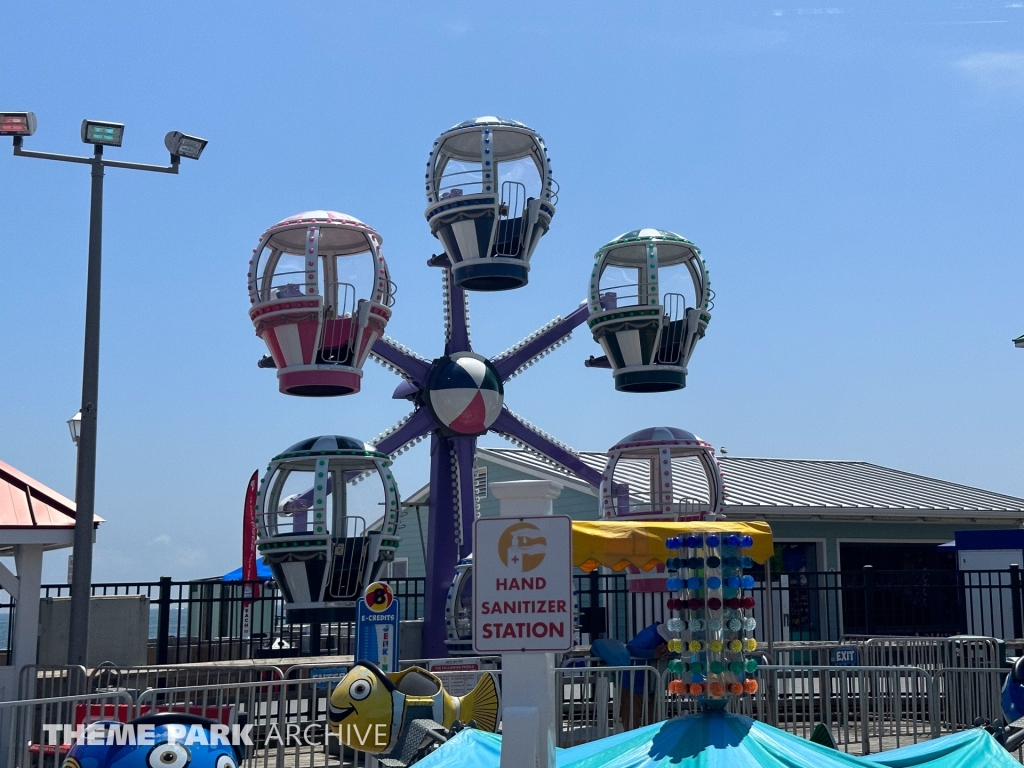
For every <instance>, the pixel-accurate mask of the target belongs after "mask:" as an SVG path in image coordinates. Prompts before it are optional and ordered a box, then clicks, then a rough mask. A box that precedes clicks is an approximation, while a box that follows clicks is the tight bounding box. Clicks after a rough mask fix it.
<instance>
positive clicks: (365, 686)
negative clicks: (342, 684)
mask: <svg viewBox="0 0 1024 768" xmlns="http://www.w3.org/2000/svg"><path fill="white" fill-rule="evenodd" d="M348 695H349V697H351V698H353V699H355V700H356V701H362V700H363V699H365V698H366V697H367V696H369V695H370V682H369V681H368V680H356V681H355V682H354V683H352V685H350V686H349V688H348Z"/></svg>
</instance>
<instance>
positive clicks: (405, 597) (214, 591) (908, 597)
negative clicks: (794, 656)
mask: <svg viewBox="0 0 1024 768" xmlns="http://www.w3.org/2000/svg"><path fill="white" fill-rule="evenodd" d="M573 578H574V586H575V589H576V590H577V593H578V595H579V602H580V608H581V616H580V627H581V631H582V632H585V633H587V634H589V635H590V636H591V637H594V636H597V635H599V634H600V635H608V636H611V637H616V638H618V639H620V640H623V641H628V640H629V639H630V638H631V637H632V636H633V634H635V633H636V632H637V631H638V630H639V629H640V628H642V627H644V626H647V625H648V624H650V623H652V622H653V621H655V620H664V619H666V618H667V616H666V614H665V611H664V609H663V605H664V599H665V597H666V596H665V595H664V594H662V593H657V592H655V593H646V594H643V593H640V594H638V593H631V592H630V591H629V588H628V581H627V578H626V575H625V574H622V573H618V574H614V573H613V574H600V573H591V574H586V575H577V576H574V577H573ZM755 579H757V581H756V582H755V586H754V589H753V590H751V591H750V592H751V594H752V596H753V597H754V599H755V602H756V607H755V609H754V612H753V613H754V616H755V618H756V619H757V622H758V628H757V630H756V632H755V636H756V637H757V638H758V639H759V640H762V641H763V640H766V639H767V636H768V633H767V629H768V623H769V621H770V622H771V627H772V635H773V637H774V639H775V640H776V641H787V640H788V641H794V640H812V641H813V640H819V641H824V640H841V639H843V638H844V637H851V636H857V635H866V636H887V635H890V636H891V635H903V636H907V635H919V636H935V637H939V636H949V635H956V634H972V635H986V636H991V637H999V638H1003V639H1012V638H1020V637H1022V636H1024V627H1022V613H1024V610H1022V609H1024V603H1022V585H1021V575H1020V570H1019V569H1015V568H1010V569H1007V570H1001V571H949V570H916V571H914V570H906V571H883V570H876V569H873V568H871V567H867V568H864V569H862V570H859V571H842V572H836V571H828V572H800V573H783V574H773V575H772V589H771V600H770V601H769V597H768V590H767V589H766V587H765V584H764V578H763V572H761V574H756V573H755ZM388 582H389V583H390V584H391V586H392V588H393V589H394V590H395V594H396V595H397V596H398V597H399V598H400V599H401V618H402V619H405V620H409V619H420V618H422V617H423V607H424V604H423V595H424V585H425V579H423V578H404V579H399V578H394V579H389V580H388ZM246 586H247V585H246V584H244V583H242V582H221V581H192V582H179V581H172V580H171V579H161V580H160V581H153V582H141V583H134V584H128V583H117V584H115V583H106V584H94V585H93V595H94V596H103V595H144V596H146V597H148V598H149V601H150V622H149V647H150V654H149V656H150V659H149V660H150V662H151V663H183V662H203V661H215V660H227V659H238V658H277V657H289V656H300V655H301V656H317V655H321V654H333V653H341V654H348V653H352V651H353V645H354V635H353V627H352V623H351V622H334V623H330V624H326V623H325V624H319V625H318V624H290V623H288V622H287V621H286V616H285V612H284V601H283V599H282V596H281V594H280V592H279V591H278V590H277V589H276V588H274V587H273V586H272V585H271V586H268V585H267V584H265V583H254V584H251V585H249V586H252V587H253V588H254V589H255V597H252V598H246V596H245V594H244V590H245V587H246ZM68 591H69V588H68V586H67V585H52V586H44V587H43V590H42V596H43V597H44V598H45V597H66V596H67V595H68ZM5 600H6V602H4V601H5ZM246 604H249V606H250V607H249V612H250V623H249V625H250V633H249V637H248V639H243V637H242V624H243V621H242V617H243V611H244V608H245V606H246ZM13 610H14V605H13V600H11V599H10V598H9V596H7V595H6V593H3V594H0V643H2V644H3V645H0V663H5V662H6V661H7V659H6V656H7V652H6V649H7V648H10V647H11V637H10V632H11V627H12V626H13V622H11V621H10V617H11V614H13ZM5 624H6V626H5Z"/></svg>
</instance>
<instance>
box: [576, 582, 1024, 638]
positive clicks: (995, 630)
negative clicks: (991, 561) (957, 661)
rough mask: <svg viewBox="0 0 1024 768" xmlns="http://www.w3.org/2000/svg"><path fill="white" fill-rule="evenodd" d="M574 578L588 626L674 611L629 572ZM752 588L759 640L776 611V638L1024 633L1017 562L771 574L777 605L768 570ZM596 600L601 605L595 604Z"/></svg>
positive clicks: (637, 621) (621, 629) (630, 627)
mask: <svg viewBox="0 0 1024 768" xmlns="http://www.w3.org/2000/svg"><path fill="white" fill-rule="evenodd" d="M575 578H576V589H577V591H578V593H579V596H580V607H581V609H582V620H581V628H582V629H583V631H585V632H586V631H594V632H600V631H603V632H604V633H606V634H607V635H609V636H611V637H616V638H618V639H620V640H623V641H628V640H629V639H630V637H631V633H635V632H636V631H637V629H639V628H641V627H644V626H647V625H648V624H650V623H652V622H654V621H662V620H664V619H665V618H667V616H666V614H665V612H664V609H663V604H664V597H665V596H664V595H663V594H660V593H651V594H642V593H641V594H633V593H630V592H629V591H628V587H627V579H626V576H625V575H624V574H598V573H592V574H588V575H586V576H577V577H575ZM750 592H751V594H752V596H753V597H754V599H755V602H756V607H755V609H754V616H755V618H756V619H757V622H758V628H757V630H756V632H755V635H756V637H757V638H758V639H759V640H766V639H767V635H768V632H767V630H768V627H767V626H766V624H767V622H768V621H769V616H770V617H771V622H772V635H773V637H774V639H775V640H776V641H798V640H841V639H842V638H844V637H851V636H858V635H864V636H930V637H948V636H951V635H958V634H971V635H985V636H989V637H998V638H1002V639H1013V638H1020V637H1022V636H1024V627H1022V623H1024V622H1022V614H1024V602H1022V597H1024V596H1022V588H1021V574H1020V570H1019V569H1015V568H1010V569H1007V570H1001V571H951V570H907V571H883V570H876V569H873V568H871V567H870V566H869V567H867V568H864V569H862V570H860V571H842V572H837V571H828V572H806V571H805V572H800V573H788V574H787V573H783V574H772V590H771V605H770V606H769V604H768V603H769V601H768V590H767V589H766V587H765V583H764V575H763V572H762V573H761V574H760V578H759V579H758V580H757V581H756V582H755V586H754V588H753V589H752V590H750ZM595 605H596V606H597V607H598V611H596V612H594V611H592V610H591V606H595ZM595 616H596V618H595ZM595 622H596V623H595ZM602 622H603V623H602ZM602 627H603V629H602Z"/></svg>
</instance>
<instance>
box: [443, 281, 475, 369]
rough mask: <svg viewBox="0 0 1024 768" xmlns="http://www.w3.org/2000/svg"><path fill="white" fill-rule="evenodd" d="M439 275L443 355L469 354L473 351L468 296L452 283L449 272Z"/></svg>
mask: <svg viewBox="0 0 1024 768" xmlns="http://www.w3.org/2000/svg"><path fill="white" fill-rule="evenodd" d="M441 275H442V277H441V293H442V296H443V300H444V340H445V350H444V351H445V354H448V355H451V354H454V353H455V352H470V351H472V349H473V341H472V338H471V337H470V332H469V296H467V295H466V292H465V291H464V290H463V289H462V288H460V287H459V286H457V285H455V284H454V283H453V282H452V273H451V270H449V269H445V270H443V271H442V273H441Z"/></svg>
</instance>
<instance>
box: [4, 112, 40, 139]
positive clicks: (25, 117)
mask: <svg viewBox="0 0 1024 768" xmlns="http://www.w3.org/2000/svg"><path fill="white" fill-rule="evenodd" d="M35 132H36V113H35V112H0V136H31V135H32V134H33V133H35Z"/></svg>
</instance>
